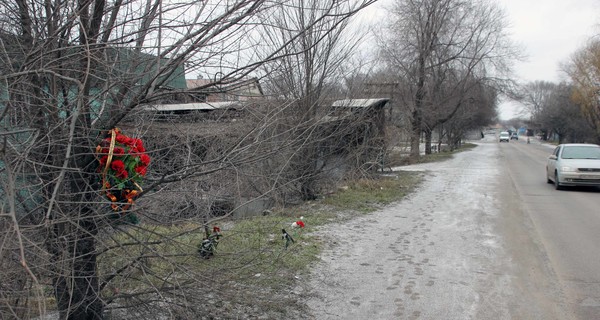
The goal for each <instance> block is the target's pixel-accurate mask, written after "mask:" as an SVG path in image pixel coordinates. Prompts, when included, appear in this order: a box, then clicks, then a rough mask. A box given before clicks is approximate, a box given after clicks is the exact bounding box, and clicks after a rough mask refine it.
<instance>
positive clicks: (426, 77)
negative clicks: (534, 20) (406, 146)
mask: <svg viewBox="0 0 600 320" xmlns="http://www.w3.org/2000/svg"><path fill="white" fill-rule="evenodd" d="M392 12H393V14H394V19H393V20H392V22H391V24H390V25H389V28H388V29H389V30H390V32H389V37H388V38H387V39H384V40H383V41H382V43H381V48H382V54H383V55H384V57H385V59H386V61H387V63H388V65H389V66H390V68H393V70H396V71H397V73H398V77H399V78H405V79H407V83H409V85H410V87H409V88H408V90H407V91H408V92H409V94H410V97H411V98H410V104H408V105H407V107H408V108H409V114H410V119H411V128H412V129H411V130H412V136H411V156H413V157H418V156H419V142H420V136H421V133H422V131H423V130H424V128H425V126H424V113H425V112H427V111H426V110H427V109H429V110H432V109H437V108H440V107H442V106H445V107H446V108H448V110H447V111H445V112H437V115H436V116H438V115H439V116H441V117H440V119H439V120H438V121H436V122H438V123H444V122H446V121H448V119H449V118H451V117H452V116H453V115H454V114H456V112H457V111H458V110H459V109H460V108H461V106H463V105H464V101H465V99H466V98H468V96H467V92H468V91H469V85H472V84H473V81H472V80H473V79H477V80H478V81H487V82H492V81H493V82H496V85H500V84H502V82H503V81H505V79H506V76H507V75H508V73H509V71H510V70H509V67H508V66H509V64H508V62H509V61H510V60H511V59H513V58H515V57H516V53H515V51H514V48H513V46H512V45H511V43H510V41H509V39H508V36H507V34H506V33H505V31H504V29H505V27H506V22H505V18H504V17H505V15H504V14H503V12H502V11H501V10H500V9H499V8H498V7H497V6H495V5H494V4H492V3H490V2H487V1H456V0H431V1H411V0H408V1H397V2H396V3H395V6H394V8H393V11H392ZM444 83H447V84H446V85H444ZM443 86H447V87H449V86H452V87H454V89H455V90H452V91H451V92H453V95H457V96H458V97H460V99H454V101H455V103H454V104H452V105H448V104H444V103H442V102H443V101H441V102H440V101H439V98H438V97H435V95H436V94H437V93H438V92H437V90H439V88H441V87H443ZM434 98H435V99H434ZM448 98H449V97H442V99H447V100H449V99H448ZM427 104H429V106H427ZM429 129H431V128H429Z"/></svg>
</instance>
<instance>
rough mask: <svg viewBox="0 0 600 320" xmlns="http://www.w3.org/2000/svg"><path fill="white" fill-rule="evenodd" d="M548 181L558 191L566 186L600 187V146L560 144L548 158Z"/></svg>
mask: <svg viewBox="0 0 600 320" xmlns="http://www.w3.org/2000/svg"><path fill="white" fill-rule="evenodd" d="M546 180H547V182H548V183H554V186H555V188H556V190H559V189H562V188H563V187H565V186H597V187H600V146H599V145H596V144H583V143H566V144H560V145H558V146H557V147H556V148H555V149H554V152H552V154H551V155H550V157H548V162H547V163H546Z"/></svg>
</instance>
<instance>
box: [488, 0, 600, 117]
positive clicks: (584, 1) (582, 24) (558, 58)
mask: <svg viewBox="0 0 600 320" xmlns="http://www.w3.org/2000/svg"><path fill="white" fill-rule="evenodd" d="M498 3H499V4H500V6H501V7H502V8H504V10H505V12H506V14H507V15H508V20H509V21H508V22H509V24H510V29H509V32H510V34H511V35H512V38H513V40H514V41H515V42H516V43H518V44H519V45H520V46H521V47H522V48H523V49H524V50H525V51H524V53H525V55H527V56H528V58H527V61H524V62H520V63H517V64H516V66H515V73H516V76H517V77H518V80H520V81H524V82H529V81H535V80H546V81H553V82H559V81H561V80H562V79H564V77H565V76H564V74H562V73H561V72H560V63H564V62H566V61H568V59H569V57H570V56H571V55H572V54H573V53H574V52H575V51H577V50H578V49H579V48H581V47H582V46H583V45H584V44H585V42H586V41H587V40H588V39H589V38H590V37H592V36H594V35H597V34H600V28H599V27H598V25H599V24H600V0H571V1H568V0H543V1H541V0H499V2H498ZM518 108H519V107H518V106H515V104H510V103H503V104H502V105H501V108H500V117H501V118H503V119H508V118H511V117H512V116H514V115H515V112H516V111H517V110H518Z"/></svg>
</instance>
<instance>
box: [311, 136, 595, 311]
mask: <svg viewBox="0 0 600 320" xmlns="http://www.w3.org/2000/svg"><path fill="white" fill-rule="evenodd" d="M536 142H537V141H534V142H533V143H532V144H529V145H528V144H526V143H525V141H518V142H517V141H511V142H510V143H502V144H499V143H497V142H496V141H495V138H494V137H486V139H484V140H483V141H481V142H478V143H479V146H478V147H477V148H475V149H474V150H472V151H468V152H463V153H460V154H458V155H456V156H455V158H454V159H452V160H449V161H445V162H442V163H432V164H423V165H415V166H409V167H401V168H395V169H398V170H400V169H401V170H417V171H423V174H424V175H425V177H426V179H425V182H424V183H423V185H422V186H421V187H420V188H419V190H418V192H416V193H414V194H413V195H412V196H410V197H409V198H407V199H405V200H403V201H402V202H400V203H398V204H396V205H393V206H390V207H387V208H385V209H383V210H381V211H378V212H375V213H373V214H369V215H366V216H363V217H360V218H357V219H353V220H352V221H349V222H347V223H343V224H340V225H337V226H335V227H331V226H329V227H328V229H323V230H319V231H318V232H316V233H315V236H318V237H322V238H323V239H324V240H325V242H326V243H328V244H329V246H328V247H327V248H326V250H325V251H324V252H323V254H322V256H321V262H320V263H319V264H317V265H316V266H315V267H314V268H313V272H312V274H311V276H310V278H309V279H307V281H302V283H303V286H304V287H303V292H307V293H308V296H309V298H308V300H307V305H308V307H309V310H308V312H307V318H311V319H483V320H485V319H494V320H496V319H600V254H599V252H598V244H600V232H598V231H600V209H599V207H600V206H599V204H600V191H599V190H597V189H571V190H566V191H556V190H554V188H553V186H552V185H550V184H547V183H546V179H545V173H544V163H545V159H546V157H547V156H548V155H549V154H550V152H551V150H552V149H551V148H549V147H548V146H544V145H541V144H537V143H536Z"/></svg>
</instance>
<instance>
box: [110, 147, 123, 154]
mask: <svg viewBox="0 0 600 320" xmlns="http://www.w3.org/2000/svg"><path fill="white" fill-rule="evenodd" d="M113 154H115V155H118V156H121V155H124V154H125V149H123V148H121V147H115V148H114V149H113Z"/></svg>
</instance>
